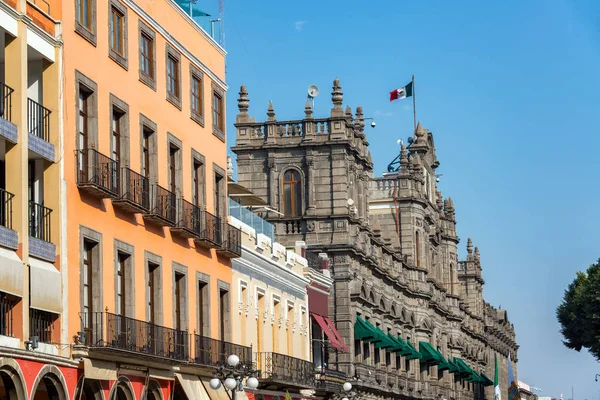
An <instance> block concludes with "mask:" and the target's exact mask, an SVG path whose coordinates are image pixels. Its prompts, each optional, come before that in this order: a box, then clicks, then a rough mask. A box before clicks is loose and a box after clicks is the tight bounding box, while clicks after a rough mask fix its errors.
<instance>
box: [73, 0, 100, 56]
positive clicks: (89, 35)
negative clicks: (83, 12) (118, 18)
mask: <svg viewBox="0 0 600 400" xmlns="http://www.w3.org/2000/svg"><path fill="white" fill-rule="evenodd" d="M78 3H80V4H83V3H87V4H88V10H89V11H88V18H89V25H86V24H84V22H85V21H81V20H80V19H79V17H80V13H79V7H78ZM73 7H74V15H75V32H76V33H77V34H78V35H79V36H81V37H82V38H84V39H85V40H87V41H88V42H90V43H91V44H92V45H93V46H96V44H97V41H98V38H97V24H96V18H97V8H96V0H76V1H74V2H73Z"/></svg>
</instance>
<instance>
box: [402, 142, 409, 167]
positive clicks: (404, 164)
mask: <svg viewBox="0 0 600 400" xmlns="http://www.w3.org/2000/svg"><path fill="white" fill-rule="evenodd" d="M400 168H401V169H406V168H408V155H407V153H406V145H405V144H404V143H402V144H401V145H400Z"/></svg>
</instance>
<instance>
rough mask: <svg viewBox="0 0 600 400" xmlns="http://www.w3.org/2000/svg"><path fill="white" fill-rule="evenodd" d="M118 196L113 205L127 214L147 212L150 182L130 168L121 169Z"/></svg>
mask: <svg viewBox="0 0 600 400" xmlns="http://www.w3.org/2000/svg"><path fill="white" fill-rule="evenodd" d="M120 180H121V182H120V185H119V186H120V189H119V195H118V196H117V197H116V198H114V199H113V204H114V205H115V206H116V207H118V208H120V209H122V210H124V211H128V212H132V213H138V212H147V211H148V210H149V209H150V181H149V180H148V178H146V177H145V176H143V175H141V174H138V173H137V172H135V171H133V170H132V169H130V168H127V167H123V168H121V179H120Z"/></svg>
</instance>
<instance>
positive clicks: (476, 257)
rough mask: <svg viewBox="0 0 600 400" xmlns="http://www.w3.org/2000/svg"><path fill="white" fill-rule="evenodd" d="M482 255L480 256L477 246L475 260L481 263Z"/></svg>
mask: <svg viewBox="0 0 600 400" xmlns="http://www.w3.org/2000/svg"><path fill="white" fill-rule="evenodd" d="M480 257H481V256H480V255H479V247H477V246H475V260H477V261H479V260H480Z"/></svg>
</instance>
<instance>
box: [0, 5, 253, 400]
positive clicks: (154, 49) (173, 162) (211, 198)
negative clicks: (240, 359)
mask: <svg viewBox="0 0 600 400" xmlns="http://www.w3.org/2000/svg"><path fill="white" fill-rule="evenodd" d="M42 3H43V4H42ZM190 12H193V10H184V9H183V8H181V7H180V6H179V5H178V3H177V2H175V1H173V0H158V1H145V0H144V1H143V0H75V1H74V2H61V1H58V0H52V1H44V2H41V1H29V0H12V1H8V2H2V3H0V27H1V28H2V32H0V33H1V34H2V36H4V41H3V42H4V43H5V45H4V46H3V50H4V52H3V58H2V59H1V60H0V61H2V63H0V65H1V66H2V69H1V70H0V72H2V73H3V75H4V76H3V77H2V79H0V82H3V86H2V88H3V90H5V93H8V89H5V87H9V89H10V90H11V101H12V116H11V117H10V118H9V117H8V113H4V112H3V110H0V111H2V112H0V117H2V118H0V133H2V135H1V136H2V137H1V138H0V142H1V144H2V146H1V147H0V150H2V157H1V158H0V160H1V161H2V164H1V166H2V168H3V171H2V175H3V176H2V179H0V190H2V192H0V194H2V199H5V198H9V196H10V198H11V199H12V203H11V207H12V210H13V213H12V219H11V226H10V227H6V226H4V225H8V223H7V222H6V221H7V220H8V219H7V218H6V217H4V215H5V213H4V211H3V210H4V209H5V208H6V207H4V206H3V207H4V208H1V207H0V220H1V221H0V222H2V224H1V225H2V227H3V228H5V229H6V230H7V231H11V232H9V233H10V235H11V236H10V238H11V240H10V243H9V244H10V245H11V246H12V247H10V246H9V247H6V248H4V247H2V246H3V244H2V243H0V250H2V252H0V256H1V257H5V258H0V261H1V260H4V259H6V260H10V262H11V263H12V264H11V266H12V268H14V270H15V271H16V272H14V274H13V275H15V276H16V278H20V279H16V282H17V285H16V286H18V287H19V288H18V290H16V291H14V293H13V292H9V291H7V292H6V293H7V294H6V296H8V298H10V301H9V302H4V300H3V302H2V304H3V305H4V304H5V303H6V304H9V305H10V307H11V308H10V310H11V318H12V321H13V322H12V324H13V326H18V328H16V329H13V330H12V331H11V333H10V334H6V335H5V336H6V339H2V337H3V335H4V332H0V347H1V346H2V345H3V343H4V342H6V341H9V339H10V340H13V341H12V342H10V344H11V346H13V347H14V348H15V351H17V350H18V351H22V352H24V353H23V357H21V358H19V356H18V355H16V356H15V357H14V359H13V361H11V363H14V362H16V363H17V364H19V365H20V366H19V365H12V364H11V365H7V367H6V368H5V369H0V374H4V375H2V376H3V377H4V376H5V375H6V376H9V375H10V376H11V377H13V378H14V382H15V383H14V384H11V385H12V386H11V385H9V386H6V385H3V386H0V388H1V389H0V390H1V391H2V392H1V394H7V395H10V394H11V393H12V394H13V395H14V396H17V397H15V398H23V397H24V398H30V397H31V398H36V399H37V398H46V397H52V396H53V395H54V393H56V395H57V396H59V398H61V399H62V398H74V396H79V394H80V392H83V393H81V394H82V397H81V398H88V399H89V398H109V395H110V396H116V397H111V398H119V399H121V398H125V399H130V398H148V399H152V398H154V399H159V398H186V397H187V398H190V391H194V392H198V391H202V390H203V391H205V392H207V393H210V395H211V396H212V397H214V396H217V397H218V396H222V395H223V393H215V392H214V391H212V390H211V389H210V388H209V386H208V384H207V379H210V377H212V370H213V369H214V366H215V365H216V364H217V363H218V362H219V361H222V360H224V358H226V357H227V356H228V355H229V354H231V353H232V352H236V351H238V347H235V348H234V347H233V344H232V343H230V342H231V329H232V328H231V319H230V310H231V305H230V303H231V300H230V297H231V296H230V290H231V289H230V287H231V277H232V272H231V267H230V265H231V258H234V257H238V256H239V255H240V253H241V244H240V240H241V237H240V234H241V232H240V231H239V230H238V229H237V228H235V227H233V226H231V225H229V224H227V222H226V221H227V202H226V199H227V196H226V181H227V173H226V167H227V165H226V164H227V162H226V143H225V121H226V115H225V93H226V90H227V85H226V83H225V54H226V53H225V51H224V49H223V48H222V46H221V44H220V43H219V40H218V38H216V40H215V38H213V37H212V33H207V31H205V30H204V29H203V28H202V27H201V25H202V24H201V22H202V21H201V20H200V19H201V18H206V17H196V16H195V15H194V16H193V17H192V16H190V14H189V13H190ZM192 15H193V14H192ZM196 15H201V13H197V14H196ZM8 17H10V18H12V19H13V20H14V21H15V22H14V23H13V21H12V20H9V19H8ZM14 27H16V30H15V28H14ZM13 30H14V32H13ZM31 31H33V32H34V33H35V34H36V37H34V38H33V39H31V38H30V36H29V35H32V34H31V33H30V32H31ZM40 38H41V39H40ZM42 39H43V40H42ZM44 41H45V42H44ZM40 43H41V44H40ZM36 46H37V47H36ZM36 51H37V53H36ZM38 53H39V54H38ZM28 57H29V58H28ZM38 60H39V62H37V61H38ZM5 71H6V72H5ZM35 74H37V75H35ZM36 77H37V80H36V79H35V78H36ZM4 83H6V85H5V84H4ZM36 85H37V86H36ZM38 86H39V90H38ZM38 92H39V93H38ZM25 94H27V96H25ZM3 98H4V99H5V98H7V96H4V97H3ZM28 99H29V100H28ZM28 101H29V103H28ZM32 101H33V102H34V103H35V104H34V103H31V102H32ZM4 103H6V101H3V102H2V105H4ZM36 105H37V106H38V107H37V108H35V110H37V111H36V112H37V114H36V113H35V112H34V113H33V117H31V116H30V114H32V112H29V113H28V112H27V107H28V106H29V108H30V109H31V107H36ZM40 107H41V108H40ZM0 108H3V107H0ZM36 115H38V118H37V119H36V118H35V117H36ZM32 118H33V119H34V121H33V123H32ZM38 120H39V121H38ZM28 122H29V127H28V125H27V123H28ZM9 124H10V125H9ZM32 125H33V128H36V127H38V128H39V127H40V126H41V128H40V129H42V131H43V132H41V134H39V135H36V131H35V129H34V131H33V136H36V137H37V138H34V139H31V136H32V127H31V126H32ZM46 125H47V126H48V128H46ZM21 128H23V129H21ZM27 129H28V130H29V141H28V140H27V139H28V137H27V135H24V134H23V133H24V132H26V131H27ZM22 132H23V133H22ZM22 137H23V138H22ZM38 139H41V141H42V143H41V145H39V143H37V142H39V141H40V140H38ZM31 140H33V141H34V142H35V141H36V140H37V142H35V143H34V144H33V145H32V144H31ZM34 145H36V146H37V147H35V146H34ZM40 146H41V147H40ZM32 147H33V150H32ZM50 150H52V152H50ZM36 151H37V153H36ZM32 152H33V156H32ZM28 158H29V161H26V160H28ZM32 160H33V161H32ZM17 166H18V167H17ZM32 171H33V172H32ZM32 174H33V176H34V177H33V178H31V176H32ZM36 174H37V175H36ZM28 176H29V177H30V179H29V181H30V184H29V186H27V182H28V179H27V177H28ZM32 187H34V188H38V190H37V191H36V192H35V193H34V195H33V196H34V197H33V198H32V194H31V193H32ZM28 193H29V200H27V198H28V197H27V194H28ZM27 201H29V207H28V205H27V204H28V203H27ZM5 203H6V202H2V204H5ZM32 203H33V204H36V205H37V206H36V205H34V206H32V205H31V204H32ZM32 207H38V208H37V209H35V208H34V210H38V209H39V210H38V211H36V212H37V213H38V214H40V217H39V218H37V219H39V220H40V221H41V222H43V224H42V227H41V228H39V229H38V227H37V225H36V221H37V219H36V218H33V219H34V221H33V222H34V224H33V227H34V232H32V228H31V227H32V217H31V209H32ZM42 228H43V229H42ZM36 229H37V230H36ZM40 230H41V233H40V235H36V234H34V233H37V231H40ZM28 231H29V235H27V232H28ZM46 231H48V234H45V233H46ZM12 232H14V235H13V233H12ZM1 233H4V232H0V234H1ZM32 233H33V234H32ZM13 236H14V238H17V239H16V242H15V240H13ZM37 236H40V237H37ZM31 237H33V239H31ZM28 239H29V240H28ZM32 241H33V242H34V244H38V245H39V244H41V245H42V249H41V250H40V249H39V247H40V246H37V247H36V246H32V247H35V248H36V249H37V250H36V249H34V250H33V253H34V254H33V255H32V256H31V257H30V254H31V253H32V252H31V251H28V249H29V246H30V243H31V242H32ZM13 242H14V243H13ZM44 246H45V247H44ZM36 251H37V252H38V253H40V252H41V255H40V254H36ZM50 252H51V253H52V254H50ZM30 258H31V260H30ZM8 262H9V261H7V263H8ZM7 265H8V264H7ZM29 265H31V267H29V269H31V270H32V271H34V267H35V268H38V269H39V270H40V271H42V273H39V274H38V275H35V276H34V272H32V273H31V274H29V273H28V272H27V271H28V270H29V269H28V268H27V267H28V266H29ZM20 269H21V270H22V271H25V272H19V270H20ZM11 271H12V270H11ZM44 273H45V275H44ZM19 274H20V275H19ZM44 276H46V277H48V279H46V280H44V278H43V277H44ZM30 278H31V280H32V282H37V286H35V288H36V293H29V287H30V285H29V279H30ZM11 279H12V278H11ZM5 286H6V285H5ZM4 290H5V288H4V287H0V300H2V299H4V297H3V296H5V294H4ZM6 290H8V289H6ZM31 290H32V291H33V286H32V289H31ZM32 294H33V297H32ZM34 298H35V299H34ZM34 300H35V301H37V303H43V305H41V306H40V305H37V306H35V305H31V307H30V305H29V301H32V302H33V301H34ZM34 306H35V307H34ZM3 307H4V306H3ZM30 308H31V310H33V311H31V312H30V311H29V309H30ZM0 311H2V313H4V315H7V314H6V313H5V309H4V308H3V309H2V310H0ZM32 315H34V316H37V317H38V319H39V320H40V321H41V322H40V321H38V320H32ZM40 316H41V317H40ZM29 323H31V324H32V325H34V324H39V326H38V325H36V326H37V327H38V328H39V329H38V330H39V331H40V332H37V331H35V330H33V328H30V327H29ZM21 325H23V328H22V329H21ZM0 328H2V324H0ZM0 330H1V329H0ZM32 332H33V335H32ZM40 333H41V334H40ZM32 339H33V346H31V343H30V342H32ZM239 348H240V349H241V350H239V351H244V352H247V351H249V349H245V348H243V346H241V347H239ZM28 351H29V352H30V353H27V352H28ZM31 352H37V355H36V356H35V357H37V360H36V364H35V365H33V364H31V365H29V364H27V362H26V361H23V360H24V359H26V358H27V357H25V356H31ZM2 355H3V356H6V354H2ZM2 359H3V358H0V360H2ZM14 360H16V361H14ZM23 363H25V364H27V365H25V366H24V365H22V364H23ZM1 364H2V363H1V362H0V367H2V365H1ZM38 364H39V368H38ZM31 368H33V369H34V370H36V368H37V370H36V372H35V373H34V374H33V378H31V382H30V381H29V380H28V378H26V377H24V375H27V376H30V375H32V373H25V374H24V373H23V371H25V370H29V369H31ZM44 368H46V369H45V370H44V371H46V370H48V368H52V370H51V371H50V370H48V374H47V375H44V373H41V374H40V373H39V371H40V370H42V369H44ZM36 376H37V377H38V378H36ZM11 379H12V378H11ZM34 379H38V380H41V381H43V382H46V384H44V385H42V386H44V388H43V390H38V386H39V385H38V384H34V383H33V380H34ZM46 386H47V388H46ZM220 390H221V391H222V390H223V389H220ZM38 392H39V393H38ZM42 392H43V393H45V394H40V393H42ZM36 396H38V397H36ZM39 396H42V397H39ZM141 396H146V397H141ZM10 398H13V397H10ZM77 398H79V397H77Z"/></svg>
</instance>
